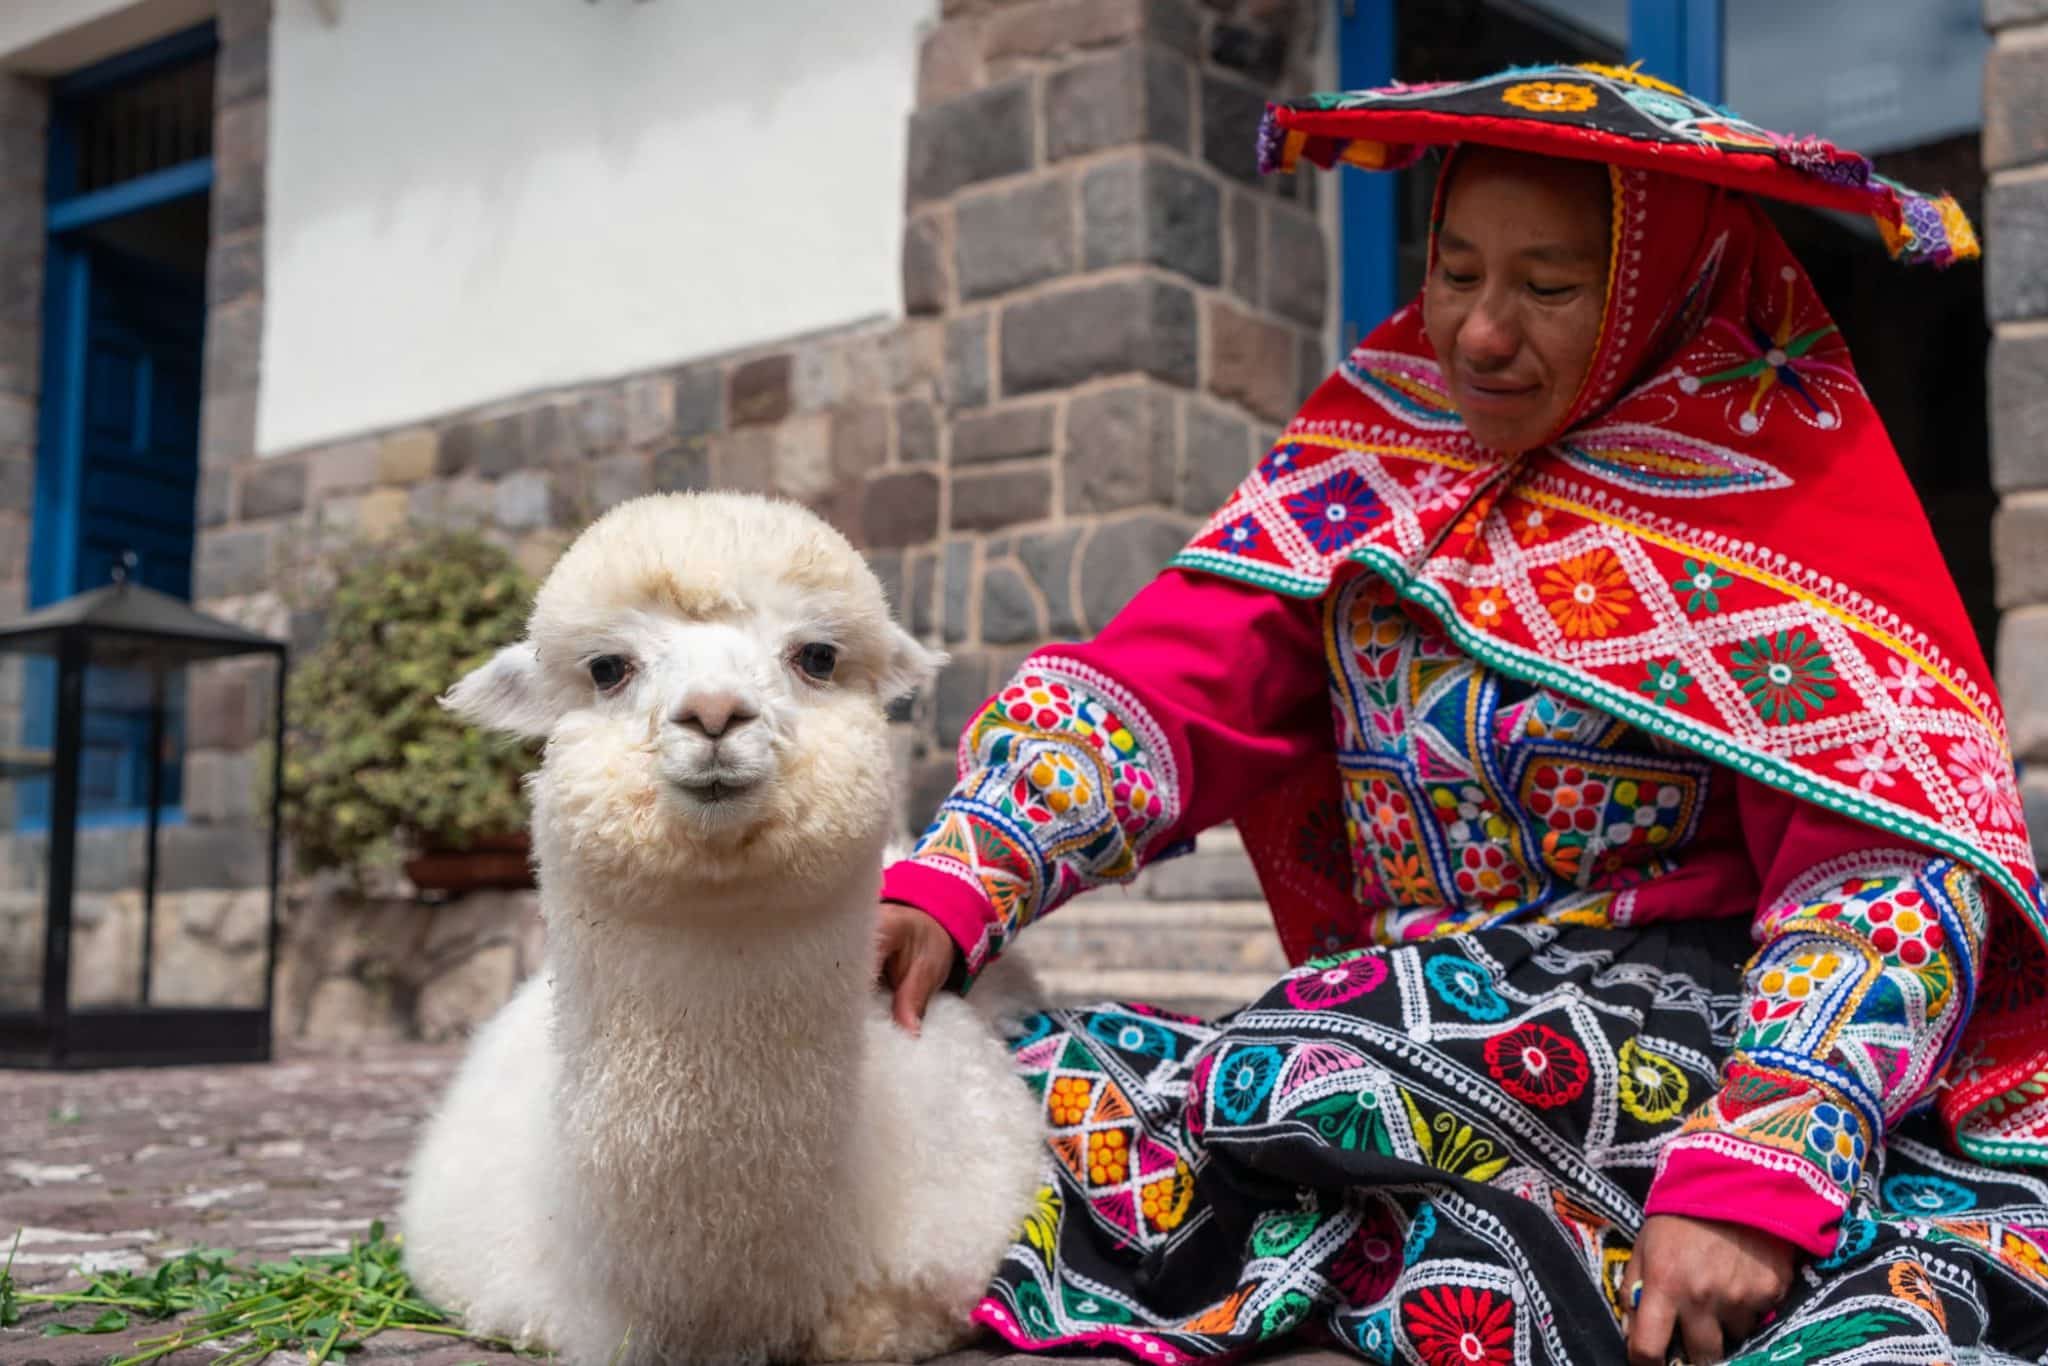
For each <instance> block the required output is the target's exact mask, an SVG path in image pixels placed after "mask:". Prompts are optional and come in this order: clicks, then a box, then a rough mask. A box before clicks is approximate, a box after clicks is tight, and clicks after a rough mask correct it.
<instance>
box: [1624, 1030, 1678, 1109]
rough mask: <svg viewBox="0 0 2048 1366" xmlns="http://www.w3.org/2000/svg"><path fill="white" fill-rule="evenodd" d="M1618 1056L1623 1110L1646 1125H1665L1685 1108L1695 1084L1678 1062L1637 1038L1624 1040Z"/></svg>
mask: <svg viewBox="0 0 2048 1366" xmlns="http://www.w3.org/2000/svg"><path fill="white" fill-rule="evenodd" d="M1616 1056H1617V1062H1618V1064H1619V1067H1618V1071H1617V1074H1616V1082H1617V1084H1618V1087H1619V1091H1620V1099H1621V1108H1622V1109H1623V1110H1625V1111H1627V1112H1628V1113H1629V1114H1630V1115H1632V1116H1633V1117H1635V1118H1636V1119H1639V1120H1641V1121H1642V1122H1643V1123H1645V1124H1663V1123H1665V1122H1667V1121H1669V1120H1670V1119H1672V1118H1673V1117H1674V1116H1676V1115H1677V1114H1678V1113H1679V1112H1680V1111H1681V1110H1683V1109H1685V1102H1686V1098H1687V1097H1688V1096H1689V1095H1690V1094H1691V1091H1692V1085H1691V1083H1690V1082H1688V1081H1687V1080H1686V1079H1685V1073H1683V1072H1681V1071H1680V1070H1679V1069H1678V1064H1677V1063H1675V1062H1673V1061H1671V1059H1669V1058H1666V1057H1663V1056H1661V1055H1659V1054H1656V1053H1652V1052H1651V1051H1650V1050H1649V1049H1647V1048H1644V1047H1643V1046H1642V1045H1641V1044H1640V1043H1638V1042H1637V1041H1636V1040H1634V1039H1627V1040H1624V1041H1623V1042H1622V1045H1621V1050H1620V1052H1619V1053H1618V1054H1617V1055H1616Z"/></svg>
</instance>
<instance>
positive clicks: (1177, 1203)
mask: <svg viewBox="0 0 2048 1366" xmlns="http://www.w3.org/2000/svg"><path fill="white" fill-rule="evenodd" d="M1194 1195H1195V1179H1194V1176H1193V1174H1192V1173H1190V1172H1189V1171H1188V1164H1187V1163H1185V1162H1175V1163H1174V1164H1173V1170H1172V1171H1171V1172H1169V1173H1168V1174H1167V1175H1165V1176H1162V1177H1160V1178H1159V1179H1158V1180H1157V1181H1151V1182H1147V1183H1146V1185H1145V1189H1144V1190H1143V1191H1141V1192H1139V1206H1140V1208H1142V1209H1143V1210H1144V1212H1145V1218H1146V1220H1147V1221H1148V1222H1149V1223H1150V1224H1151V1225H1152V1227H1154V1228H1156V1229H1158V1230H1160V1231H1161V1232H1162V1233H1164V1232H1168V1231H1170V1230H1172V1229H1176V1228H1179V1227H1180V1222H1181V1220H1183V1219H1185V1218H1187V1216H1188V1205H1189V1204H1190V1203H1191V1202H1192V1201H1193V1200H1194Z"/></svg>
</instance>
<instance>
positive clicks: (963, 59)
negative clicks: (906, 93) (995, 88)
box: [917, 24, 983, 108]
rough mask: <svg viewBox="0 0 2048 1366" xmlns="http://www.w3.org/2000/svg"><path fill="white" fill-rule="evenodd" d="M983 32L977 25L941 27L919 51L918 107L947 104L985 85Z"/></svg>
mask: <svg viewBox="0 0 2048 1366" xmlns="http://www.w3.org/2000/svg"><path fill="white" fill-rule="evenodd" d="M981 44H982V35H981V30H980V29H979V28H978V27H976V26H975V25H973V24H939V25H937V26H935V27H934V28H933V29H932V30H931V32H929V33H927V34H926V35H925V37H924V41H923V42H922V43H920V44H918V48H917V103H918V106H919V107H920V108H923V107H924V106H927V105H933V104H944V103H945V102H946V101H947V100H957V99H959V98H960V97H961V96H962V95H967V94H971V93H972V92H974V91H975V90H978V89H979V88H980V87H981V84H982V70H983V69H982V64H981Z"/></svg>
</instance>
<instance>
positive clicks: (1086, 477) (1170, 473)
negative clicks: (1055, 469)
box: [1061, 382, 1179, 517]
mask: <svg viewBox="0 0 2048 1366" xmlns="http://www.w3.org/2000/svg"><path fill="white" fill-rule="evenodd" d="M1173 407H1174V398H1173V395H1172V394H1171V393H1170V392H1169V391H1167V390H1165V389H1163V388H1160V387H1159V386H1157V385H1153V384H1147V383H1143V382H1139V383H1135V384H1121V385H1118V386H1116V387H1115V388H1111V389H1101V390H1097V391H1095V392H1093V393H1088V394H1082V395H1078V396H1076V397H1075V398H1073V399H1071V400H1069V401H1068V403H1067V440H1066V448H1065V451H1064V452H1063V454H1062V457H1061V459H1062V468H1063V469H1064V471H1065V478H1064V480H1063V481H1062V482H1063V484H1064V488H1065V492H1064V495H1063V498H1064V502H1065V506H1066V511H1067V515H1068V516H1070V517H1083V516H1093V515H1096V514H1098V513H1103V512H1113V511H1116V510H1118V509H1121V508H1129V507H1139V506H1142V505H1144V504H1147V503H1169V502H1171V501H1172V500H1173V484H1174V468H1175V466H1176V465H1177V464H1178V463H1179V461H1178V459H1177V453H1176V447H1177V439H1176V435H1175V431H1174V413H1173Z"/></svg>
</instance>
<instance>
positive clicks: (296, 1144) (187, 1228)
mask: <svg viewBox="0 0 2048 1366" xmlns="http://www.w3.org/2000/svg"><path fill="white" fill-rule="evenodd" d="M459 1056H460V1051H459V1049H456V1048H450V1047H428V1046H420V1045H412V1046H407V1045H379V1046H376V1047H374V1048H366V1049H358V1050H353V1051H349V1052H334V1053H322V1054H297V1055H291V1056H287V1057H285V1058H284V1059H282V1060H281V1061H279V1062H275V1063H271V1064H268V1065H263V1066H240V1067H193V1068H160V1069H126V1070H118V1071H104V1072H70V1073H42V1072H4V1071H0V1256H4V1255H5V1246H6V1244H8V1243H11V1242H12V1241H13V1238H14V1234H15V1231H16V1230H17V1229H19V1230H21V1231H22V1240H21V1248H20V1251H19V1252H18V1253H16V1255H15V1259H14V1276H15V1280H16V1281H17V1283H19V1284H20V1285H21V1286H22V1287H23V1288H24V1289H55V1288H58V1287H60V1286H62V1285H63V1284H64V1283H66V1282H71V1283H72V1284H77V1282H76V1281H75V1280H74V1279H73V1277H74V1269H75V1268H77V1267H79V1266H81V1265H83V1266H85V1267H87V1268H112V1267H121V1268H127V1269H132V1270H140V1269H142V1268H144V1267H146V1266H153V1265H155V1264H156V1263H158V1262H159V1261H161V1260H162V1259H164V1258H165V1257H168V1256H173V1255H176V1254H177V1253H179V1252H182V1251H184V1250H186V1249H188V1248H192V1247H198V1246H204V1247H219V1248H231V1249H234V1250H235V1251H237V1252H238V1253H241V1254H243V1257H242V1260H265V1259H280V1260H281V1259H283V1258H285V1257H289V1256H292V1255H294V1254H298V1253H320V1252H341V1251H346V1250H347V1245H348V1241H349V1239H350V1238H352V1237H361V1236H362V1235H363V1233H364V1232H365V1231H366V1230H367V1229H368V1227H369V1225H370V1223H371V1221H372V1220H375V1219H384V1220H386V1221H389V1220H390V1219H391V1217H392V1211H393V1210H394V1209H395V1208H396V1206H397V1203H398V1192H399V1189H400V1183H401V1173H402V1172H403V1170H404V1163H405V1159H406V1156H407V1154H408V1153H409V1152H410V1151H411V1149H412V1144H413V1136H414V1134H415V1132H416V1131H417V1129H418V1126H419V1124H420V1123H421V1121H422V1119H423V1118H424V1117H425V1115H426V1113H427V1111H428V1109H429V1107H430V1106H431V1105H432V1103H433V1101H434V1099H435V1097H437V1096H438V1095H439V1094H440V1091H441V1088H442V1086H443V1085H444V1084H445V1083H446V1081H447V1078H448V1075H449V1073H450V1071H451V1070H452V1069H453V1067H454V1065H455V1062H456V1060H457V1058H458V1057H459ZM59 1317H62V1318H65V1319H67V1320H69V1321H81V1320H83V1319H86V1318H88V1317H90V1315H89V1314H81V1313H76V1312H74V1313H71V1314H67V1315H59V1314H56V1313H54V1312H52V1311H49V1310H46V1309H43V1308H42V1307H40V1306H37V1307H35V1308H33V1309H32V1310H31V1311H30V1312H29V1313H27V1314H26V1315H25V1316H24V1318H23V1320H22V1322H21V1324H20V1325H19V1326H17V1327H15V1328H13V1329H0V1363H5V1364H6V1366H37V1364H38V1363H42V1366H100V1363H102V1362H105V1361H107V1360H109V1359H110V1358H111V1357H113V1356H118V1355H123V1354H125V1352H126V1351H130V1350H133V1348H132V1346H131V1345H130V1344H132V1343H133V1342H134V1341H135V1339H137V1338H143V1337H151V1336H155V1335H158V1334H161V1333H163V1332H165V1331H167V1329H166V1328H165V1327H164V1326H162V1325H160V1324H156V1323H139V1324H137V1325H136V1326H135V1327H132V1328H131V1329H129V1330H128V1331H127V1332H126V1333H119V1334H108V1335H105V1336H90V1337H63V1338H45V1337H42V1336H41V1329H42V1326H43V1325H44V1324H45V1323H49V1322H52V1321H54V1320H55V1319H57V1318H59ZM215 1354H216V1353H215V1351H214V1350H213V1349H212V1348H211V1347H199V1348H193V1349H189V1350H186V1351H183V1352H179V1353H175V1354H173V1355H172V1356H170V1357H166V1358H163V1360H164V1361H165V1362H167V1363H168V1366H186V1364H187V1363H203V1362H206V1361H209V1360H211V1359H212V1358H213V1357H214V1355H215ZM1326 1356H1327V1354H1325V1353H1317V1352H1306V1351H1303V1352H1291V1353H1286V1354H1284V1359H1285V1360H1286V1361H1287V1362H1288V1363H1289V1366H1313V1364H1314V1363H1317V1362H1320V1361H1321V1360H1323V1359H1324V1358H1325V1357H1326ZM1329 1359H1330V1360H1331V1361H1335V1360H1337V1358H1334V1357H1331V1358H1329ZM346 1360H347V1361H349V1362H351V1363H367V1362H389V1363H392V1366H465V1364H466V1363H486V1364H488V1366H496V1364H497V1363H504V1362H513V1361H518V1360H521V1358H519V1357H517V1356H515V1355H513V1354H512V1353H509V1352H502V1351H493V1350H491V1349H489V1348H485V1347H482V1346H479V1345H477V1344H474V1343H468V1342H460V1341H452V1340H450V1339H447V1338H440V1337H434V1336H431V1335H427V1334H418V1333H384V1334H380V1335H379V1336H378V1337H376V1338H374V1339H372V1340H371V1342H370V1345H369V1349H368V1350H367V1351H365V1352H364V1353H361V1354H358V1355H355V1356H351V1357H349V1358H346ZM1032 1360H1034V1358H1028V1357H1011V1356H1007V1355H1005V1354H1003V1353H1000V1352H996V1351H990V1350H977V1351H969V1352H962V1353H958V1354H956V1355H955V1356H953V1357H949V1358H945V1359H944V1360H943V1363H942V1364H941V1363H934V1366H998V1363H1005V1364H1007V1363H1023V1362H1028V1361H1032ZM1061 1360H1063V1361H1067V1362H1085V1361H1087V1360H1089V1359H1088V1358H1075V1357H1065V1358H1061ZM271 1362H272V1363H273V1364H274V1366H303V1358H302V1357H301V1356H300V1355H299V1354H297V1353H287V1352H280V1353H278V1354H277V1355H276V1356H273V1357H272V1358H271Z"/></svg>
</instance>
